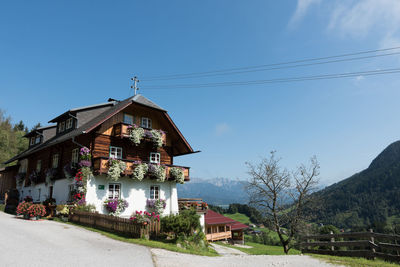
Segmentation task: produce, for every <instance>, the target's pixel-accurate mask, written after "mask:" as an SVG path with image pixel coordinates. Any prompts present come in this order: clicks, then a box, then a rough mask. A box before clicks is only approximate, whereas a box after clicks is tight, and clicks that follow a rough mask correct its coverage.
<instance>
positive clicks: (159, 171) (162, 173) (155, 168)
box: [149, 164, 167, 182]
mask: <svg viewBox="0 0 400 267" xmlns="http://www.w3.org/2000/svg"><path fill="white" fill-rule="evenodd" d="M149 174H150V175H151V176H153V177H154V178H156V179H157V181H159V182H164V181H165V178H166V176H167V173H166V169H165V166H163V165H161V164H149Z"/></svg>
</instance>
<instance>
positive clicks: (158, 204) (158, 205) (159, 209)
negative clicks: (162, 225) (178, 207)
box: [146, 199, 167, 215]
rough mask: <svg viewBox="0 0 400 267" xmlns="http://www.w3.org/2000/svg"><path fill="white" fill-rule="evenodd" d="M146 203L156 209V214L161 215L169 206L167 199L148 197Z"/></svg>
mask: <svg viewBox="0 0 400 267" xmlns="http://www.w3.org/2000/svg"><path fill="white" fill-rule="evenodd" d="M146 205H147V207H149V208H150V209H152V210H154V212H155V213H156V214H158V215H161V214H163V212H164V209H165V207H166V206H167V201H166V200H165V199H147V201H146Z"/></svg>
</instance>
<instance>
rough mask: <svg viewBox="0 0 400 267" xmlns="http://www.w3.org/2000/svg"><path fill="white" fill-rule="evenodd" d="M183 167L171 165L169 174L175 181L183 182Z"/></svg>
mask: <svg viewBox="0 0 400 267" xmlns="http://www.w3.org/2000/svg"><path fill="white" fill-rule="evenodd" d="M183 170H184V168H180V167H171V169H170V170H169V175H170V176H171V177H172V178H174V179H175V180H176V182H177V183H180V184H183V183H185V174H184V173H183Z"/></svg>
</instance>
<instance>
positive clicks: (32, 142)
mask: <svg viewBox="0 0 400 267" xmlns="http://www.w3.org/2000/svg"><path fill="white" fill-rule="evenodd" d="M34 144H35V137H34V136H32V137H31V143H30V145H31V146H32V145H34Z"/></svg>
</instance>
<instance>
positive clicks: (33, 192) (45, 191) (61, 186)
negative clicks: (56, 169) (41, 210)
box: [17, 179, 73, 204]
mask: <svg viewBox="0 0 400 267" xmlns="http://www.w3.org/2000/svg"><path fill="white" fill-rule="evenodd" d="M72 183H73V179H61V180H56V181H54V182H53V183H48V184H47V185H46V184H45V183H40V184H37V185H33V186H28V187H23V186H17V189H18V190H19V193H20V199H21V200H22V199H24V197H26V196H32V198H33V201H34V202H42V201H44V200H46V199H47V198H48V197H49V196H50V186H53V198H55V199H56V201H57V204H62V203H66V202H67V201H68V196H69V185H70V184H72ZM39 189H40V196H39Z"/></svg>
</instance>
